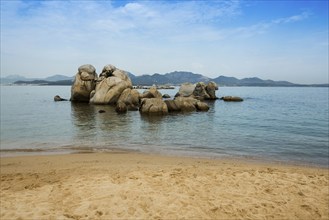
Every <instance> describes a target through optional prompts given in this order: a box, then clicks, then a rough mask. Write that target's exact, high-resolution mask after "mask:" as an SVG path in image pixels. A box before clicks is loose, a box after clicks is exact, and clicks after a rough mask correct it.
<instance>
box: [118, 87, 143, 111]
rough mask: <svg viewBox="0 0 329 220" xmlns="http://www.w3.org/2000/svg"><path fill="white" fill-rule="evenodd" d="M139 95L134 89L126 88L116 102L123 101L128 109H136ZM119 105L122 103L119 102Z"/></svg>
mask: <svg viewBox="0 0 329 220" xmlns="http://www.w3.org/2000/svg"><path fill="white" fill-rule="evenodd" d="M139 96H140V94H139V92H138V91H137V90H136V89H131V88H127V89H125V90H124V91H123V92H122V93H121V95H120V97H119V99H118V103H124V104H125V105H126V106H127V108H128V109H129V110H138V107H139ZM121 106H123V105H122V104H121Z"/></svg>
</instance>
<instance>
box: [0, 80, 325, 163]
mask: <svg viewBox="0 0 329 220" xmlns="http://www.w3.org/2000/svg"><path fill="white" fill-rule="evenodd" d="M141 91H142V90H141ZM160 92H161V93H162V94H164V93H168V94H169V95H172V96H173V95H174V94H175V93H176V92H177V89H176V90H160ZM55 95H60V96H61V97H64V98H69V97H70V87H69V86H1V154H2V155H7V154H8V153H15V152H16V153H19V152H33V153H37V152H39V153H40V152H41V153H42V152H45V153H50V152H57V153H61V152H63V153H65V152H71V151H75V150H79V151H80V150H93V151H107V150H111V149H116V148H119V149H124V150H136V151H141V152H147V153H162V154H170V155H180V156H193V157H211V158H213V157H214V158H217V157H233V158H250V159H261V160H266V161H276V162H288V163H296V164H309V165H316V166H325V167H329V165H328V163H329V162H328V157H329V144H328V143H329V138H328V134H329V110H328V109H329V101H328V100H329V99H328V98H329V97H328V88H309V87H305V88H293V87H291V88H277V87H220V88H219V90H218V91H217V96H218V97H221V96H225V95H236V96H240V97H243V98H244V99H245V101H244V102H239V103H230V102H223V101H220V100H217V101H214V102H209V103H208V104H209V106H210V110H209V111H208V112H193V113H187V114H177V113H176V114H169V115H167V116H162V117H159V116H157V117H149V116H142V115H140V113H139V112H138V111H132V112H128V113H127V114H120V115H119V114H117V113H116V112H115V111H114V109H113V107H111V106H103V105H101V106H96V105H89V104H73V103H70V102H54V101H53V97H54V96H55ZM100 109H103V110H105V111H106V113H102V114H100V113H98V111H99V110H100ZM8 150H10V151H8Z"/></svg>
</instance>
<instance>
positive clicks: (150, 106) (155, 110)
mask: <svg viewBox="0 0 329 220" xmlns="http://www.w3.org/2000/svg"><path fill="white" fill-rule="evenodd" d="M139 111H140V113H142V114H152V115H153V114H156V115H165V114H167V113H168V107H167V105H166V103H165V102H164V101H163V100H162V99H159V98H150V99H148V98H146V99H143V100H142V102H141V106H140V108H139Z"/></svg>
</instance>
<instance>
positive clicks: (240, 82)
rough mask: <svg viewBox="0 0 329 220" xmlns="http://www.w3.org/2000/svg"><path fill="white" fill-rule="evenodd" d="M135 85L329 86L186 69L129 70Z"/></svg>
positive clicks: (50, 80) (59, 81) (62, 81)
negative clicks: (139, 73) (213, 75)
mask: <svg viewBox="0 0 329 220" xmlns="http://www.w3.org/2000/svg"><path fill="white" fill-rule="evenodd" d="M127 73H128V76H129V77H130V79H131V81H132V83H133V85H141V86H150V85H153V84H156V85H165V84H170V85H181V84H182V83H185V82H190V83H197V82H209V81H214V82H216V83H217V84H218V85H219V86H312V87H329V84H310V85H305V84H303V85H302V84H294V83H291V82H287V81H274V80H263V79H260V78H257V77H252V78H243V79H237V78H235V77H227V76H218V77H216V78H209V77H206V76H203V75H201V74H196V73H192V72H186V71H174V72H170V73H166V74H159V73H155V74H153V75H142V76H136V75H134V74H133V73H130V72H127ZM73 79H74V76H72V77H69V76H65V75H54V76H50V77H47V78H43V79H41V78H40V79H39V78H25V77H23V76H20V75H10V76H7V77H4V78H1V84H10V83H14V84H19V85H26V84H34V85H72V82H73Z"/></svg>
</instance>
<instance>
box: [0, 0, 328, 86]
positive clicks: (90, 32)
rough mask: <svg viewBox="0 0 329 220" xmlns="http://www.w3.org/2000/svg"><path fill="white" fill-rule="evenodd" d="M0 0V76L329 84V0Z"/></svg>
mask: <svg viewBox="0 0 329 220" xmlns="http://www.w3.org/2000/svg"><path fill="white" fill-rule="evenodd" d="M0 2H1V77H5V76H8V75H13V74H18V75H22V76H25V77H47V76H51V75H55V74H62V75H67V76H73V75H74V74H76V73H77V69H78V67H79V66H81V65H83V64H92V65H93V66H94V67H95V68H96V72H97V73H100V72H101V70H102V68H103V67H104V66H105V65H107V64H113V65H115V66H116V67H118V68H120V69H123V70H126V71H129V72H131V73H133V74H135V75H143V74H154V73H160V74H164V73H168V72H172V71H191V72H194V73H200V74H203V75H205V76H208V77H211V78H215V77H217V76H220V75H224V76H231V77H237V78H245V77H259V78H262V79H272V80H287V81H290V82H294V83H307V84H313V83H328V19H329V18H328V0H318V1H317V0H309V1H304V0H293V1H288V0H273V1H271V0H263V1H257V0H249V1H247V0H241V1H239V0H234V1H226V0H220V1H215V0H212V1H205V0H197V1H187V0H180V1H178V0H177V1H174V0H170V1H159V0H153V1H127V0H126V1H105V0H103V1H101V0H98V1H92V0H83V1H79V0H74V1H54V0H53V1H15V0H0Z"/></svg>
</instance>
